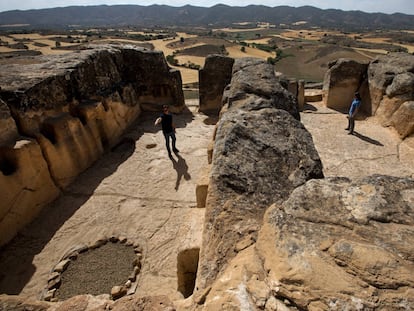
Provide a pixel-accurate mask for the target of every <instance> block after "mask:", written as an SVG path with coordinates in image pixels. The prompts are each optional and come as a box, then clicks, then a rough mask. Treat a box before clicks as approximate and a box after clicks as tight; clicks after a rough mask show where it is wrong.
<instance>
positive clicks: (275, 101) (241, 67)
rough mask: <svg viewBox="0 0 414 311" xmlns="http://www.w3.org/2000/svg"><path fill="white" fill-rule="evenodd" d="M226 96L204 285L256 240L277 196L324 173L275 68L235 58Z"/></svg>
mask: <svg viewBox="0 0 414 311" xmlns="http://www.w3.org/2000/svg"><path fill="white" fill-rule="evenodd" d="M264 76H265V77H264ZM224 102H226V106H225V107H224V108H223V116H222V118H221V119H220V121H219V123H218V128H217V132H216V135H215V144H214V152H213V163H212V170H211V177H210V185H209V190H208V196H207V204H206V221H205V228H204V233H203V235H204V237H203V241H204V243H203V248H202V250H201V263H200V270H199V273H198V279H197V282H198V284H199V287H200V288H201V287H203V288H204V287H205V286H207V285H210V284H211V283H212V281H213V280H214V279H215V277H216V276H217V274H218V273H219V272H220V271H221V270H222V269H223V267H225V266H226V264H227V262H228V261H229V260H230V259H231V258H232V257H234V256H235V254H237V253H238V252H239V251H241V250H242V249H244V248H246V247H248V246H249V245H251V244H253V243H254V242H255V240H256V238H257V231H258V229H259V228H260V225H261V221H262V217H263V214H264V211H265V209H266V208H267V207H268V206H269V205H270V204H271V203H272V202H275V201H281V200H283V199H286V198H287V197H288V195H289V193H290V192H291V191H292V190H293V189H294V188H295V187H297V186H299V185H301V184H303V183H304V182H306V180H308V179H311V178H322V177H323V175H322V165H321V162H320V160H319V157H318V154H317V152H316V150H315V148H314V146H313V143H312V138H311V136H310V135H309V133H308V132H307V131H306V129H305V128H304V127H303V125H302V124H301V123H300V122H299V121H298V120H297V119H298V118H299V117H298V111H297V102H296V100H295V99H294V97H293V96H292V95H291V94H289V93H288V92H287V91H286V90H285V89H283V88H282V87H281V86H280V84H278V83H277V82H276V78H275V75H274V72H273V68H272V66H270V65H268V64H266V63H264V62H262V61H258V60H252V59H245V60H236V62H235V65H234V68H233V78H232V81H231V84H230V86H229V88H228V90H227V91H226V93H225V100H224ZM224 111H225V112H224Z"/></svg>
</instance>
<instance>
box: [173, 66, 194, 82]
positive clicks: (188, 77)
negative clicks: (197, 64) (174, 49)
mask: <svg viewBox="0 0 414 311" xmlns="http://www.w3.org/2000/svg"><path fill="white" fill-rule="evenodd" d="M173 68H175V69H177V70H179V71H180V73H181V80H182V82H183V84H188V83H195V82H198V70H194V69H188V68H183V67H173Z"/></svg>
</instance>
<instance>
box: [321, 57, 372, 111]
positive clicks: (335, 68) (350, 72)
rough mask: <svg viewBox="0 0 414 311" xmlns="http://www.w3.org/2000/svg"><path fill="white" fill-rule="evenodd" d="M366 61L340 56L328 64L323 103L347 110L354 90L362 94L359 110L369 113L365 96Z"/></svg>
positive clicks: (339, 109)
mask: <svg viewBox="0 0 414 311" xmlns="http://www.w3.org/2000/svg"><path fill="white" fill-rule="evenodd" d="M367 67H368V63H361V62H357V61H355V60H351V59H345V58H340V59H338V60H336V61H334V62H332V63H330V64H329V69H328V70H327V71H326V73H325V77H324V83H323V92H322V96H323V101H324V104H325V105H326V106H327V107H329V108H332V109H335V110H338V111H347V110H348V109H349V106H350V104H351V102H352V99H353V97H354V93H355V92H359V93H360V94H361V96H362V106H361V110H362V111H365V112H366V113H368V114H370V103H369V100H368V98H367V91H368V90H367V85H366V71H367Z"/></svg>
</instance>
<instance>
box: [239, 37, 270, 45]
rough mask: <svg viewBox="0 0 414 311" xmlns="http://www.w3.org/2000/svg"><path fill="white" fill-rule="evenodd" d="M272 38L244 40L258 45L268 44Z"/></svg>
mask: <svg viewBox="0 0 414 311" xmlns="http://www.w3.org/2000/svg"><path fill="white" fill-rule="evenodd" d="M269 40H270V38H262V39H251V40H244V42H246V43H256V44H268V43H269Z"/></svg>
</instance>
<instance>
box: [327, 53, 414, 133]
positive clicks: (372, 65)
mask: <svg viewBox="0 0 414 311" xmlns="http://www.w3.org/2000/svg"><path fill="white" fill-rule="evenodd" d="M413 72H414V55H412V54H408V53H390V54H387V55H383V56H379V57H377V58H376V59H375V60H373V61H371V62H369V63H368V64H366V63H358V62H356V61H353V60H348V59H339V60H337V61H336V62H333V63H332V64H330V68H329V70H328V71H327V72H326V74H325V78H324V85H323V101H324V104H325V105H326V106H327V107H330V108H333V109H335V110H338V111H344V112H346V111H347V110H348V109H349V106H350V103H351V101H352V98H353V95H354V92H355V91H359V92H360V94H361V97H362V106H361V112H362V113H361V115H365V116H372V115H374V116H375V117H376V118H377V120H378V121H379V122H380V123H381V124H382V125H383V126H392V127H394V128H395V129H396V130H397V132H398V133H399V135H400V137H401V138H402V139H404V138H405V137H408V136H410V135H412V134H413V133H414V121H413V115H414V111H413V110H412V107H413V105H412V104H411V103H412V102H413V100H414V73H413Z"/></svg>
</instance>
